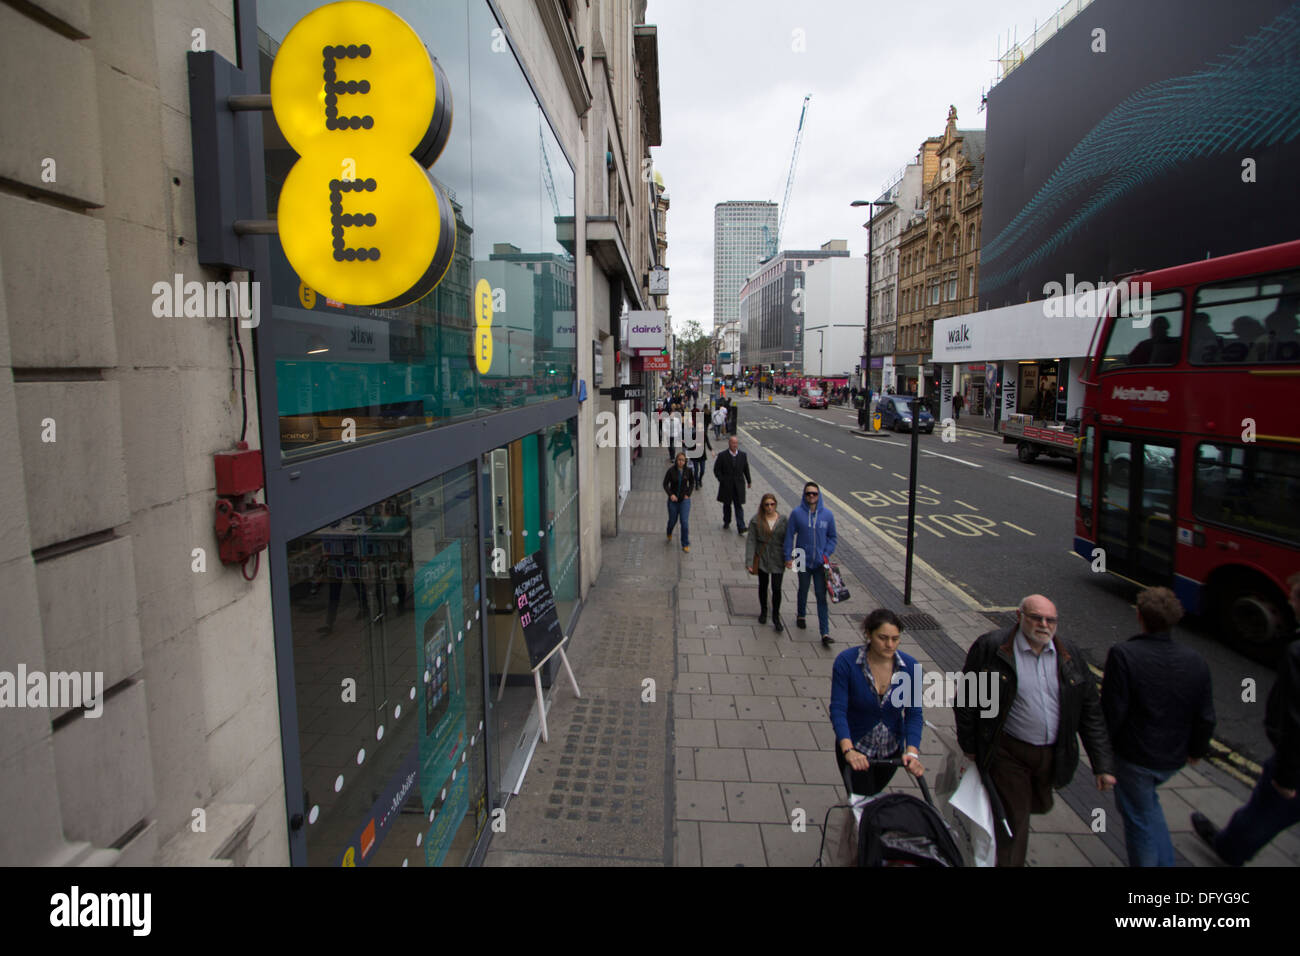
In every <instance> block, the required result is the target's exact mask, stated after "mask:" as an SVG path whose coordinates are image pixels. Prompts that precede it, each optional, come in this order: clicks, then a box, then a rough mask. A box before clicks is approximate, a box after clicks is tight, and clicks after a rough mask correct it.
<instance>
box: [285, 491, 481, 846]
mask: <svg viewBox="0 0 1300 956" xmlns="http://www.w3.org/2000/svg"><path fill="white" fill-rule="evenodd" d="M476 489H477V472H476V469H475V468H474V467H473V466H472V465H469V466H465V467H464V468H460V469H456V470H455V471H453V472H449V473H447V474H446V475H443V476H441V477H439V478H435V479H434V480H432V481H428V482H425V483H424V484H422V485H419V486H418V487H416V488H414V489H411V490H410V491H405V492H402V493H400V494H397V495H394V496H392V497H391V498H387V499H384V500H383V501H380V502H377V503H375V504H374V505H372V506H371V507H368V508H365V509H362V510H361V511H359V512H356V513H355V514H351V515H348V516H347V517H346V518H343V519H342V520H340V521H337V522H335V523H334V524H332V525H329V526H327V527H324V528H320V529H318V530H317V531H314V532H312V533H310V534H307V535H303V536H302V537H300V538H298V539H296V540H294V541H291V542H290V543H289V546H288V564H289V572H290V579H291V583H290V600H291V602H292V605H291V612H290V613H291V622H292V628H293V654H294V674H295V680H296V690H297V700H298V732H299V734H298V736H299V747H300V749H301V754H302V770H303V788H304V790H305V805H306V806H307V807H308V809H309V821H308V824H307V862H308V863H309V864H311V865H317V866H321V865H324V866H337V865H344V866H348V865H357V866H360V865H365V866H370V865H384V866H389V865H391V866H401V865H403V864H406V865H412V866H415V865H421V866H422V865H435V866H436V865H443V864H446V865H459V864H462V863H464V862H465V860H466V858H467V856H468V854H469V852H470V851H471V850H472V848H473V845H474V843H475V841H476V839H477V836H478V834H479V833H480V832H481V831H482V828H483V826H484V824H485V823H486V819H487V803H486V797H487V778H486V769H487V765H486V761H485V759H484V746H483V741H484V736H483V729H484V712H483V695H482V690H481V688H482V680H483V667H482V652H481V644H480V641H479V638H478V631H477V626H476V622H477V616H478V556H477V542H478V521H477V514H478V512H477V508H478V495H477V490H476ZM339 781H341V785H340V784H339ZM310 814H314V819H313V818H312V817H311V816H310Z"/></svg>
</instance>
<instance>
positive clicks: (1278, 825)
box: [1192, 572, 1300, 866]
mask: <svg viewBox="0 0 1300 956" xmlns="http://www.w3.org/2000/svg"><path fill="white" fill-rule="evenodd" d="M1286 583H1287V587H1289V588H1290V589H1291V595H1290V596H1291V610H1293V611H1294V612H1295V617H1296V620H1297V621H1300V572H1297V573H1295V574H1293V575H1291V577H1289V578H1287V582H1286ZM1295 637H1296V639H1295V640H1292V641H1291V643H1290V644H1288V645H1287V647H1286V651H1285V652H1284V653H1283V655H1282V660H1281V661H1280V662H1279V664H1278V667H1277V682H1276V683H1275V684H1274V685H1273V689H1272V690H1271V691H1269V693H1268V702H1267V703H1266V704H1265V705H1264V732H1265V733H1266V734H1267V735H1268V739H1269V742H1270V743H1271V744H1272V745H1273V755H1272V756H1271V757H1269V758H1268V759H1267V760H1266V761H1264V767H1263V769H1262V770H1261V772H1260V775H1259V780H1257V781H1256V782H1255V789H1254V791H1253V792H1252V793H1251V795H1250V799H1249V800H1248V801H1247V802H1246V805H1245V806H1244V807H1242V808H1241V809H1240V810H1238V811H1237V812H1236V813H1234V814H1233V815H1232V819H1231V820H1229V821H1228V825H1227V826H1226V827H1224V828H1223V829H1222V830H1220V829H1219V828H1218V827H1216V826H1215V825H1214V824H1213V823H1211V822H1210V820H1209V818H1208V817H1206V816H1205V815H1204V814H1201V813H1193V814H1192V828H1193V829H1195V830H1196V833H1197V835H1198V836H1200V838H1201V839H1202V840H1204V841H1205V842H1206V843H1208V844H1209V845H1210V847H1211V848H1212V849H1213V850H1214V852H1215V853H1216V854H1218V856H1219V859H1221V860H1223V862H1225V863H1227V864H1229V865H1230V866H1241V865H1242V864H1244V863H1248V862H1250V860H1251V859H1252V858H1253V857H1254V856H1255V854H1256V853H1258V852H1259V851H1260V850H1262V849H1264V847H1265V846H1266V845H1267V844H1268V842H1269V841H1270V840H1272V839H1273V837H1275V836H1277V835H1278V834H1279V833H1281V832H1282V831H1283V830H1285V829H1286V828H1287V827H1290V826H1294V825H1295V824H1297V823H1300V795H1297V793H1296V790H1297V788H1300V628H1297V629H1296V634H1295Z"/></svg>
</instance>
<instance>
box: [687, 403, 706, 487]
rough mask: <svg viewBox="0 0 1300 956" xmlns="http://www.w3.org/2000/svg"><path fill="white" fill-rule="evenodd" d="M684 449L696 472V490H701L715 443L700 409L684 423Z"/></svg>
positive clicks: (692, 468)
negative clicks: (706, 464) (710, 438)
mask: <svg viewBox="0 0 1300 956" xmlns="http://www.w3.org/2000/svg"><path fill="white" fill-rule="evenodd" d="M682 448H683V449H685V451H686V457H687V460H688V461H689V462H690V464H691V470H692V471H693V472H694V475H695V487H696V490H699V489H700V488H702V487H703V486H704V463H705V462H706V461H707V460H708V457H709V452H710V451H712V450H713V443H712V442H710V441H709V426H708V419H707V418H706V417H705V415H704V413H703V412H701V411H700V410H699V409H698V408H697V409H694V410H692V412H691V414H690V417H689V418H687V419H686V420H685V421H683V422H682Z"/></svg>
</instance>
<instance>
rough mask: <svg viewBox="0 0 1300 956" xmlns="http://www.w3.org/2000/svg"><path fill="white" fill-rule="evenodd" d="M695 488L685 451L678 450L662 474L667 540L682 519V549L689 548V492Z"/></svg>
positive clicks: (670, 539) (686, 549)
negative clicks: (666, 513) (674, 458)
mask: <svg viewBox="0 0 1300 956" xmlns="http://www.w3.org/2000/svg"><path fill="white" fill-rule="evenodd" d="M694 490H695V472H694V471H693V470H692V469H691V468H689V467H687V464H686V452H684V451H679V452H678V453H677V459H676V461H675V462H674V463H673V466H672V467H671V468H669V469H668V472H667V473H666V474H665V475H664V493H665V494H667V495H668V540H669V541H672V540H673V528H674V527H675V526H676V524H677V519H678V518H681V519H682V550H683V551H687V552H689V551H690V550H691V492H693V491H694Z"/></svg>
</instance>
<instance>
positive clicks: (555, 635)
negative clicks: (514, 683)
mask: <svg viewBox="0 0 1300 956" xmlns="http://www.w3.org/2000/svg"><path fill="white" fill-rule="evenodd" d="M510 583H511V584H512V585H513V586H514V600H515V611H516V612H517V613H518V614H519V625H520V627H522V628H523V631H524V642H525V643H526V644H527V645H528V659H529V661H530V663H531V664H532V666H533V667H536V666H537V665H538V664H540V663H541V662H542V661H544V660H545V659H546V657H547V655H548V654H550V653H551V652H552V651H553V650H555V648H556V647H557V646H558V645H559V643H560V641H562V640H564V629H563V628H561V627H560V620H559V618H558V617H556V616H555V595H554V594H552V593H551V582H550V581H549V580H547V577H546V568H545V566H544V565H543V563H542V552H541V551H538V552H537V553H536V554H530V555H529V556H528V557H526V558H524V559H523V560H522V561H520V562H519V563H518V564H516V565H515V566H514V567H512V568H511V569H510Z"/></svg>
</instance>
